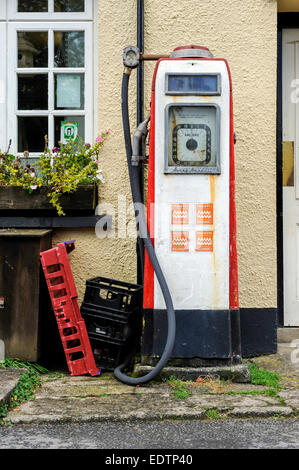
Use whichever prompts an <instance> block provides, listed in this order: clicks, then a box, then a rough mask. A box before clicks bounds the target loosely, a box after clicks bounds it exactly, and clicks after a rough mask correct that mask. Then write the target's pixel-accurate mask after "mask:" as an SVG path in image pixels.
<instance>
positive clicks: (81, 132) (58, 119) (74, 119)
mask: <svg viewBox="0 0 299 470" xmlns="http://www.w3.org/2000/svg"><path fill="white" fill-rule="evenodd" d="M66 121H70V122H71V123H77V124H78V136H79V137H80V138H81V139H83V141H84V139H85V125H84V121H85V118H84V116H55V118H54V127H55V146H56V147H57V146H59V142H61V139H62V135H61V124H62V122H66Z"/></svg>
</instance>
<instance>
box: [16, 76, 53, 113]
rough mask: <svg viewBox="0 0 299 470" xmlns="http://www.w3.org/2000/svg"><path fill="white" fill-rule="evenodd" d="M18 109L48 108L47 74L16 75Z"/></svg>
mask: <svg viewBox="0 0 299 470" xmlns="http://www.w3.org/2000/svg"><path fill="white" fill-rule="evenodd" d="M18 109H21V110H30V109H31V110H32V109H48V75H45V74H43V75H42V74H36V75H33V74H32V75H31V74H30V75H18Z"/></svg>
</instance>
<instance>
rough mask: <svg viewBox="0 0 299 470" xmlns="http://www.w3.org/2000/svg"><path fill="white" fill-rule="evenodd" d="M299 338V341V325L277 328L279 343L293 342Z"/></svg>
mask: <svg viewBox="0 0 299 470" xmlns="http://www.w3.org/2000/svg"><path fill="white" fill-rule="evenodd" d="M295 340H298V343H299V327H285V328H278V329H277V342H278V343H291V342H292V341H295Z"/></svg>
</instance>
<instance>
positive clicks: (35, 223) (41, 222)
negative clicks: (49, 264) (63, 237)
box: [0, 215, 112, 230]
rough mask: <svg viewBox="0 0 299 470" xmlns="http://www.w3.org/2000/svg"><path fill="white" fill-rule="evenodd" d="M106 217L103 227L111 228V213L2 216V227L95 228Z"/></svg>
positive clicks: (0, 221)
mask: <svg viewBox="0 0 299 470" xmlns="http://www.w3.org/2000/svg"><path fill="white" fill-rule="evenodd" d="M103 218H105V221H103V223H104V225H103V228H104V229H105V230H109V229H110V227H111V222H112V217H111V216H110V215H92V216H88V215H85V216H84V215H81V216H63V217H58V216H53V217H51V216H45V217H40V216H34V217H31V216H27V217H14V216H4V217H3V216H2V217H1V216H0V229H7V228H35V229H51V228H53V229H55V228H56V229H57V228H65V229H68V228H95V226H96V224H97V222H98V221H99V220H101V219H103Z"/></svg>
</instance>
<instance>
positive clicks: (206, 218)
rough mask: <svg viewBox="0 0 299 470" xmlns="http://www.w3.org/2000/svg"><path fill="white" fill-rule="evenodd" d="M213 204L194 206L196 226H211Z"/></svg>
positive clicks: (212, 221)
mask: <svg viewBox="0 0 299 470" xmlns="http://www.w3.org/2000/svg"><path fill="white" fill-rule="evenodd" d="M213 209H214V208H213V204H211V203H210V204H196V225H213V223H214V217H213V215H214V214H213V213H214V210H213Z"/></svg>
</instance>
